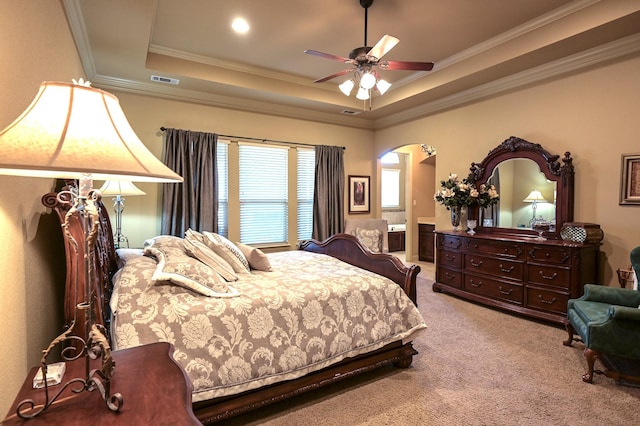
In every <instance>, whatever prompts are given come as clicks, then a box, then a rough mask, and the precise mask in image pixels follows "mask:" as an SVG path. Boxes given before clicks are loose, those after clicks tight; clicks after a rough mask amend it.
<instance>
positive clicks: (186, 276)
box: [144, 244, 240, 297]
mask: <svg viewBox="0 0 640 426" xmlns="http://www.w3.org/2000/svg"><path fill="white" fill-rule="evenodd" d="M144 253H145V254H149V255H152V256H154V257H155V258H156V259H157V260H158V266H157V267H156V270H155V271H154V272H153V276H152V277H151V282H152V284H156V283H157V282H158V281H170V282H172V283H174V284H176V285H179V286H181V287H184V288H187V289H189V290H191V291H194V292H196V293H199V294H202V295H204V296H209V297H235V296H239V295H240V293H238V291H237V290H236V289H235V288H233V287H231V286H229V285H227V283H226V282H225V281H224V280H223V279H222V277H221V276H220V275H218V273H217V272H216V271H214V270H213V269H211V268H210V267H209V266H207V265H206V264H204V263H202V262H200V261H199V260H197V259H194V258H192V257H190V256H188V255H187V254H186V253H185V252H184V250H183V249H181V248H177V247H156V245H155V244H153V245H151V246H149V247H146V248H145V249H144Z"/></svg>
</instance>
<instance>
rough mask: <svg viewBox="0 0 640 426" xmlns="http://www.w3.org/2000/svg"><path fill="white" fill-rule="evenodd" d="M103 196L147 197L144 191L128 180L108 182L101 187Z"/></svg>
mask: <svg viewBox="0 0 640 426" xmlns="http://www.w3.org/2000/svg"><path fill="white" fill-rule="evenodd" d="M100 192H101V193H102V195H122V196H123V197H130V196H132V195H147V193H146V192H144V191H143V190H142V189H140V188H138V187H137V186H135V185H134V184H133V183H131V182H129V181H126V180H108V181H106V182H105V183H104V184H102V186H101V187H100Z"/></svg>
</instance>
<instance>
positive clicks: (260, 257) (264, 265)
mask: <svg viewBox="0 0 640 426" xmlns="http://www.w3.org/2000/svg"><path fill="white" fill-rule="evenodd" d="M236 245H237V246H238V248H239V249H240V251H241V252H242V254H244V257H246V258H247V261H248V262H249V267H250V268H251V269H255V270H257V271H267V272H269V271H271V262H269V258H268V257H267V255H266V254H264V252H263V251H262V250H260V249H259V248H256V247H251V246H248V245H246V244H242V243H236Z"/></svg>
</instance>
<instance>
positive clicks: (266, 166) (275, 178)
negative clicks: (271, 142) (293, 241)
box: [239, 144, 288, 244]
mask: <svg viewBox="0 0 640 426" xmlns="http://www.w3.org/2000/svg"><path fill="white" fill-rule="evenodd" d="M239 148H240V149H239V152H240V197H239V199H240V242H242V243H244V244H269V243H287V242H288V232H287V231H288V229H287V228H288V197H287V191H288V185H287V174H288V153H287V148H283V147H266V146H256V145H250V144H241V145H240V146H239Z"/></svg>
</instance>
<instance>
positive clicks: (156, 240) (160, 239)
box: [143, 235, 184, 248]
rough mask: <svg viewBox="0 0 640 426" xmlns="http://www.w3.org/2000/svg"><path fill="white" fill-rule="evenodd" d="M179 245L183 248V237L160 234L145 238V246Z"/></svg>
mask: <svg viewBox="0 0 640 426" xmlns="http://www.w3.org/2000/svg"><path fill="white" fill-rule="evenodd" d="M150 246H156V247H178V248H183V247H184V246H183V244H182V238H180V237H175V236H173V235H158V236H157V237H153V238H149V239H148V240H145V242H144V246H143V247H150Z"/></svg>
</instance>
